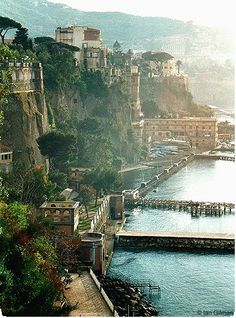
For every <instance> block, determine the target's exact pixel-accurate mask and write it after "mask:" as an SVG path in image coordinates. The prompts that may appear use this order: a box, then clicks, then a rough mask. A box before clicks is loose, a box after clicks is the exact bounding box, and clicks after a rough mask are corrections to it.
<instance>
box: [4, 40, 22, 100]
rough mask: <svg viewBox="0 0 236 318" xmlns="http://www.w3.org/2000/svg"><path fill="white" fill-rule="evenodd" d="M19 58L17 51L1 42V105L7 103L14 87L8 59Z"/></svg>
mask: <svg viewBox="0 0 236 318" xmlns="http://www.w3.org/2000/svg"><path fill="white" fill-rule="evenodd" d="M17 58H20V54H19V53H18V52H17V51H14V50H12V49H10V48H9V47H8V46H7V45H4V44H0V106H1V105H5V104H6V103H7V96H8V95H9V94H11V93H12V89H13V87H14V85H13V83H12V79H11V73H12V72H11V68H9V65H8V61H9V60H12V59H17Z"/></svg>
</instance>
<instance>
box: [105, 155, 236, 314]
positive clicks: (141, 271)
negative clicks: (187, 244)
mask: <svg viewBox="0 0 236 318" xmlns="http://www.w3.org/2000/svg"><path fill="white" fill-rule="evenodd" d="M234 170H235V164H234V163H233V162H226V161H214V160H196V161H193V162H192V163H190V164H189V165H188V166H187V167H186V168H183V169H182V170H181V171H179V172H178V173H176V174H175V175H173V176H171V177H170V178H169V179H168V180H166V181H165V182H163V183H162V184H161V185H160V186H159V187H158V188H157V189H156V192H153V191H151V192H150V193H149V194H148V195H147V197H158V198H171V199H191V200H199V201H220V202H224V201H225V202H234V201H235V199H234V197H235V195H234V193H235V187H234V183H233V181H234V180H235V179H234V176H235V175H234ZM146 171H147V175H148V178H145V175H144V178H145V180H147V179H149V177H150V176H151V175H152V174H155V172H154V170H153V169H148V170H146ZM132 173H133V175H134V178H133V179H132V174H131V173H129V184H131V183H132V181H133V186H135V185H136V183H137V182H139V181H140V178H142V177H143V173H144V174H145V171H142V172H139V173H138V175H135V173H134V171H133V172H132ZM126 213H127V214H129V215H130V216H128V217H127V223H126V225H125V229H127V230H131V229H132V230H145V231H147V230H148V231H155V230H156V231H191V232H198V231H200V232H204V231H205V232H234V228H235V223H234V220H235V219H234V216H233V215H226V216H222V217H204V216H201V217H199V218H191V215H190V214H188V213H186V212H178V211H171V210H169V211H168V210H158V209H150V208H145V209H136V210H132V211H128V210H127V211H126ZM108 274H110V275H114V276H118V277H123V278H124V277H126V278H129V279H131V280H132V278H133V279H151V280H152V281H154V282H156V283H157V284H159V285H160V287H161V297H160V298H159V297H158V295H153V298H152V301H153V303H154V304H155V305H156V307H157V308H158V309H159V310H160V316H168V317H170V316H172V317H184V316H185V317H186V316H189V317H192V316H204V317H205V316H206V317H207V316H218V317H222V316H228V315H230V313H231V314H232V312H233V311H234V255H233V254H226V253H225V254H224V253H207V252H196V253H189V252H186V253H185V252H172V251H161V250H159V251H158V250H155V251H154V250H137V249H129V250H128V249H127V250H124V249H117V250H115V252H114V256H113V259H112V262H111V265H110V268H109V272H108Z"/></svg>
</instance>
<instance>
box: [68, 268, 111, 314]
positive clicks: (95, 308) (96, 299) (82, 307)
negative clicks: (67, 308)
mask: <svg viewBox="0 0 236 318" xmlns="http://www.w3.org/2000/svg"><path fill="white" fill-rule="evenodd" d="M72 279H73V281H72V283H71V284H70V288H69V289H67V290H66V291H65V296H66V298H67V299H68V300H69V301H70V303H71V305H72V306H75V308H74V309H73V310H72V311H71V312H70V314H69V316H74V317H75V316H77V317H112V316H113V315H112V313H111V311H110V309H109V308H108V306H107V304H106V302H105V301H104V299H103V297H102V296H101V294H100V292H99V290H98V288H97V286H96V285H95V283H94V281H93V280H92V278H91V276H90V275H89V273H87V272H83V273H82V274H81V276H80V277H79V275H78V274H72Z"/></svg>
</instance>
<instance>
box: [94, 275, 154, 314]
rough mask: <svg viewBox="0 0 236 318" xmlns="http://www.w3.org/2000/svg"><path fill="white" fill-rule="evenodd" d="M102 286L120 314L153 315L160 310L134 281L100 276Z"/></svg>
mask: <svg viewBox="0 0 236 318" xmlns="http://www.w3.org/2000/svg"><path fill="white" fill-rule="evenodd" d="M99 281H100V283H101V285H102V288H103V289H104V290H105V292H106V294H107V295H108V297H109V298H110V300H111V302H112V303H113V305H114V306H115V309H116V311H117V312H118V314H119V316H123V317H124V316H125V317H127V316H129V317H132V316H134V317H151V316H152V317H153V316H158V315H159V311H158V310H157V309H156V308H155V307H154V306H153V305H152V304H151V302H150V301H148V300H147V299H146V297H145V295H144V293H143V292H142V291H141V290H140V289H139V288H137V287H134V286H132V283H129V282H126V281H124V280H122V279H119V278H112V277H109V276H100V277H99Z"/></svg>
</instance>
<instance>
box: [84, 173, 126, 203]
mask: <svg viewBox="0 0 236 318" xmlns="http://www.w3.org/2000/svg"><path fill="white" fill-rule="evenodd" d="M84 183H87V184H90V185H92V186H93V188H94V189H95V190H96V200H95V206H97V199H98V197H99V196H101V193H102V191H105V193H108V192H109V191H111V190H113V189H115V187H117V186H119V185H120V184H121V179H120V174H119V173H118V172H117V170H115V169H114V168H112V167H106V168H100V167H97V168H96V169H93V170H92V171H90V172H88V173H87V174H86V175H85V178H84Z"/></svg>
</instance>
